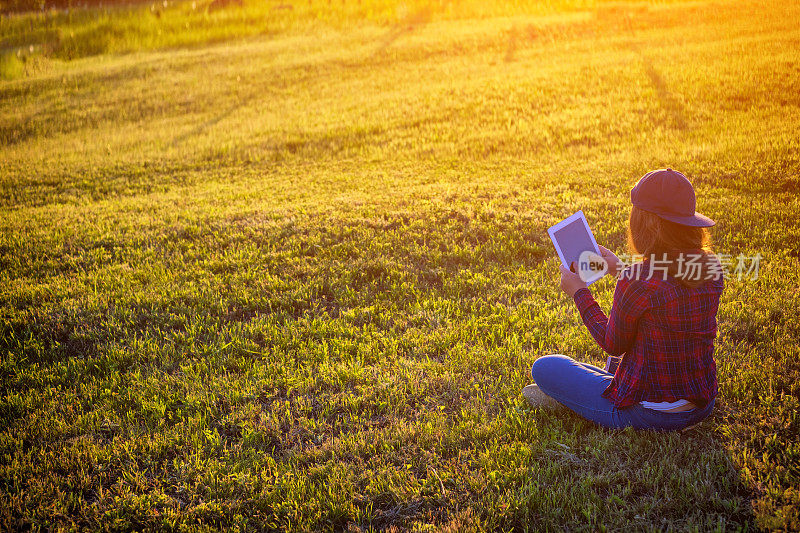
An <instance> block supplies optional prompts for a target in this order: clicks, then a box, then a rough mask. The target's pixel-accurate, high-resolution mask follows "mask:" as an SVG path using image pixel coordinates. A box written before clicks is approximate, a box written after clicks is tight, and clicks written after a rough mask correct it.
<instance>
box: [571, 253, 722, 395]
mask: <svg viewBox="0 0 800 533" xmlns="http://www.w3.org/2000/svg"><path fill="white" fill-rule="evenodd" d="M648 277H650V279H647V278H648ZM662 278H663V275H662V273H661V272H658V271H655V269H654V272H653V274H652V276H650V264H649V261H644V262H642V263H637V264H635V265H633V266H631V267H629V268H628V269H626V270H625V272H624V273H623V275H621V276H620V278H619V280H618V281H617V286H616V289H615V290H614V302H613V304H612V306H611V313H610V314H609V316H608V317H606V315H605V313H603V311H602V310H601V309H600V306H599V305H597V302H596V301H595V300H594V297H593V296H592V293H591V292H590V291H589V289H579V290H578V291H577V292H576V293H575V295H574V300H575V304H576V305H577V306H578V310H579V311H580V313H581V318H582V319H583V323H584V324H586V327H587V328H588V329H589V333H591V334H592V337H594V339H595V340H596V341H597V343H598V344H599V345H600V347H601V348H603V350H605V351H606V352H607V353H609V354H611V355H624V356H623V358H622V361H621V363H620V365H619V368H618V369H617V372H616V374H614V379H613V380H612V381H611V384H610V385H609V386H608V388H607V389H606V390H605V392H603V396H604V397H606V398H608V399H609V400H611V402H612V403H613V404H614V405H616V406H617V407H619V408H622V407H628V406H630V405H634V404H636V403H638V402H640V401H649V402H674V401H676V400H679V399H681V398H685V399H687V400H691V401H692V402H694V403H697V404H699V405H705V404H706V402H708V401H709V400H711V399H713V398H714V397H715V396H716V395H717V367H716V364H715V363H714V357H713V355H714V338H715V337H716V335H717V309H718V308H719V299H720V295H721V294H722V288H723V285H724V281H723V279H722V276H721V275H720V276H717V278H716V279H712V280H709V281H706V282H705V283H704V284H703V285H701V286H700V287H697V288H694V289H692V288H689V287H686V286H685V285H683V284H681V283H680V282H678V281H677V280H675V279H674V278H672V277H671V276H667V278H666V279H662Z"/></svg>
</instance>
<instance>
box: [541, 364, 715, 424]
mask: <svg viewBox="0 0 800 533" xmlns="http://www.w3.org/2000/svg"><path fill="white" fill-rule="evenodd" d="M531 374H532V375H533V380H534V381H535V382H536V384H537V385H538V386H539V389H540V390H541V391H542V392H544V393H545V394H547V395H548V396H550V397H551V398H553V399H555V400H556V401H558V402H559V403H560V404H562V405H564V406H566V407H568V408H570V409H571V410H573V411H575V412H576V413H577V414H579V415H580V416H582V417H583V418H585V419H587V420H591V421H592V422H595V423H596V424H599V425H601V426H604V427H607V428H613V429H619V428H624V427H628V426H631V427H634V428H636V429H655V430H660V431H673V430H679V429H683V428H686V427H689V426H693V425H694V424H697V423H698V422H700V421H701V420H703V419H704V418H706V417H707V416H708V415H709V414H711V410H712V409H713V408H714V400H711V401H710V402H708V404H707V405H706V406H704V407H702V408H697V409H692V410H689V411H683V412H679V413H665V412H663V411H655V410H653V409H646V408H644V407H642V406H641V405H640V404H638V403H637V404H635V405H632V406H630V407H625V408H623V409H618V408H617V407H616V406H615V405H614V404H613V403H611V401H610V400H608V399H607V398H603V396H601V395H602V393H603V391H605V390H606V387H608V385H609V384H610V383H611V378H613V377H614V376H612V375H611V374H609V373H608V372H606V371H605V370H603V369H601V368H598V367H596V366H594V365H590V364H587V363H579V362H577V361H575V360H574V359H572V358H571V357H567V356H565V355H546V356H544V357H540V358H539V359H537V360H536V361H535V362H534V363H533V368H531Z"/></svg>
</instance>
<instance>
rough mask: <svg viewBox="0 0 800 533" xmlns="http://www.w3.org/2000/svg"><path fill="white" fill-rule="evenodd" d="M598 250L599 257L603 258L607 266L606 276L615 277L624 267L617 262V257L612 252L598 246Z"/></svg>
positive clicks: (620, 262)
mask: <svg viewBox="0 0 800 533" xmlns="http://www.w3.org/2000/svg"><path fill="white" fill-rule="evenodd" d="M598 248H600V255H602V256H603V259H604V260H605V262H606V263H607V264H608V274H610V275H612V276H614V277H617V275H618V274H619V271H620V270H622V268H623V267H624V266H625V265H624V264H623V263H622V261H620V260H619V257H617V256H616V255H614V252H612V251H611V250H609V249H608V248H606V247H605V246H599V245H598Z"/></svg>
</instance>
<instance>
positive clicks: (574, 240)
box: [553, 218, 596, 265]
mask: <svg viewBox="0 0 800 533" xmlns="http://www.w3.org/2000/svg"><path fill="white" fill-rule="evenodd" d="M553 237H555V240H556V241H558V246H559V248H561V252H562V253H563V254H564V260H565V261H566V262H567V265H571V264H572V263H573V262H575V263H577V262H578V258H579V257H580V255H581V253H582V252H585V251H586V250H591V251H593V252H594V251H595V250H596V247H595V245H594V243H593V242H592V238H591V236H589V232H587V231H586V225H585V224H584V223H583V220H582V219H580V218H576V219H575V220H573V221H572V222H570V223H569V224H567V225H566V226H564V227H562V228H559V229H557V230H556V231H554V232H553Z"/></svg>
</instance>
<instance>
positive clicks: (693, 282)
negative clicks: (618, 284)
mask: <svg viewBox="0 0 800 533" xmlns="http://www.w3.org/2000/svg"><path fill="white" fill-rule="evenodd" d="M628 247H629V248H630V250H631V252H632V253H634V254H638V255H641V256H644V257H645V258H646V259H650V258H653V259H655V260H657V261H659V263H660V264H662V265H665V266H667V272H669V274H670V275H671V276H672V277H674V278H675V279H677V280H678V281H680V282H681V283H682V284H684V285H686V286H687V287H692V288H694V287H699V286H700V285H702V284H703V283H705V281H706V280H707V279H708V276H709V275H710V274H711V273H712V269H713V268H714V267H715V263H716V262H717V259H716V256H715V255H714V253H713V252H712V251H711V234H710V232H709V231H708V228H696V227H692V226H684V225H683V224H678V223H675V222H670V221H669V220H665V219H663V218H661V217H659V216H658V215H655V214H653V213H650V212H648V211H645V210H643V209H639V208H638V207H636V206H633V207H631V215H630V218H629V219H628ZM681 254H684V255H683V259H679V258H681ZM690 254H697V255H700V256H701V258H700V260H699V261H698V262H697V263H698V265H697V268H696V269H687V268H683V269H682V268H681V260H685V258H686V257H687V256H688V255H690ZM662 261H664V262H662Z"/></svg>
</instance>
